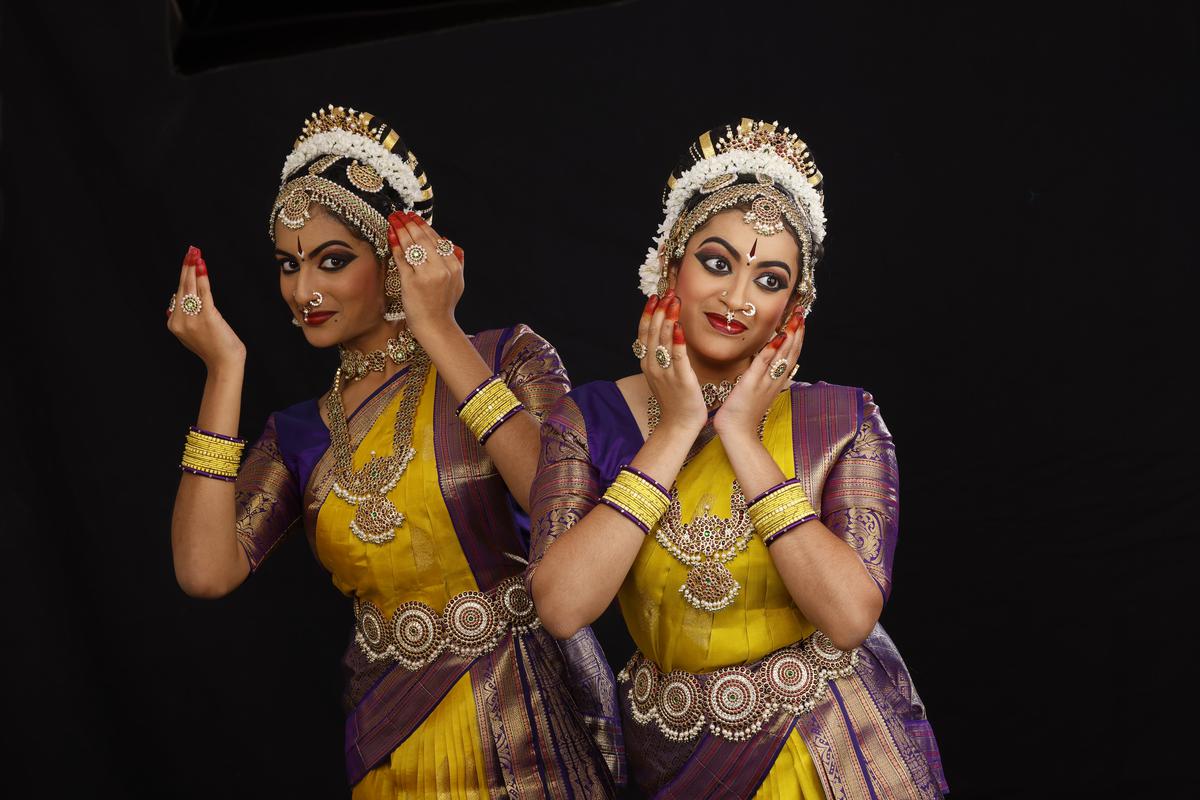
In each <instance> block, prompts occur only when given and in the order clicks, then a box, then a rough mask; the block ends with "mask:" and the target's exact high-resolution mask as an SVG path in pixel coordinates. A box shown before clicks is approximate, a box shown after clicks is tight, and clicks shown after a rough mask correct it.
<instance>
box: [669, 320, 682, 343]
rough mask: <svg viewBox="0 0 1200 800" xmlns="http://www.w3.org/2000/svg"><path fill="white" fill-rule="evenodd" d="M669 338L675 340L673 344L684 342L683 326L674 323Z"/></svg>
mask: <svg viewBox="0 0 1200 800" xmlns="http://www.w3.org/2000/svg"><path fill="white" fill-rule="evenodd" d="M671 338H672V340H673V341H674V342H675V344H685V342H684V340H683V326H682V325H680V324H679V323H678V322H676V323H675V330H674V332H673V333H672V334H671Z"/></svg>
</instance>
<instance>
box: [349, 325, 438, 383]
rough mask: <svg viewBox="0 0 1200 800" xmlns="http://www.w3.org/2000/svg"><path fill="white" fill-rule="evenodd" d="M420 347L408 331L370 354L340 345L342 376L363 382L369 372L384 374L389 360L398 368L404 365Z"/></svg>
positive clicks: (401, 332)
mask: <svg viewBox="0 0 1200 800" xmlns="http://www.w3.org/2000/svg"><path fill="white" fill-rule="evenodd" d="M419 347H420V345H418V344H417V340H416V339H414V338H413V337H412V334H411V333H409V332H408V331H400V334H399V335H398V336H396V337H394V338H392V339H388V340H387V344H385V345H384V346H383V349H382V350H372V351H371V352H369V353H364V352H362V351H361V350H351V349H350V348H348V347H342V346H341V345H338V354H339V355H340V356H341V358H342V365H341V372H342V375H344V376H345V378H346V379H347V380H351V381H357V380H361V379H362V378H365V377H366V376H367V373H369V372H383V368H384V367H386V366H387V359H389V358H390V359H391V360H392V363H394V364H396V365H397V366H399V365H401V364H403V363H404V362H405V361H408V360H409V359H410V358H412V357H413V356H414V355H415V354H416V352H417V349H418V348H419Z"/></svg>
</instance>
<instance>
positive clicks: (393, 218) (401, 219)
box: [388, 211, 408, 227]
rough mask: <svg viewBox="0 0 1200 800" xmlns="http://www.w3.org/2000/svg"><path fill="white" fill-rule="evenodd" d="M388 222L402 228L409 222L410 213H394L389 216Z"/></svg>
mask: <svg viewBox="0 0 1200 800" xmlns="http://www.w3.org/2000/svg"><path fill="white" fill-rule="evenodd" d="M388 222H390V223H392V224H393V225H395V226H397V227H400V226H402V225H403V224H404V223H406V222H408V212H407V211H393V212H392V213H391V214H389V215H388Z"/></svg>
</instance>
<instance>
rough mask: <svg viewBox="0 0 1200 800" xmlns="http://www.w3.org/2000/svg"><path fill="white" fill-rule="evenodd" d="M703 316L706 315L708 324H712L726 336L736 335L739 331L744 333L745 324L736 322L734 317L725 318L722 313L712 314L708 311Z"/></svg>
mask: <svg viewBox="0 0 1200 800" xmlns="http://www.w3.org/2000/svg"><path fill="white" fill-rule="evenodd" d="M704 316H706V317H708V324H709V325H712V326H713V327H714V328H716V329H717V330H718V331H720V332H721V333H723V334H725V335H726V336H737V335H739V334H741V333H745V331H746V326H745V325H743V324H742V323H740V322H738V321H737V320H736V319H735V320H726V318H725V315H724V314H713V313H712V312H708V313H706V314H705V315H704Z"/></svg>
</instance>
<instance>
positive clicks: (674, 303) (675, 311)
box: [667, 297, 682, 322]
mask: <svg viewBox="0 0 1200 800" xmlns="http://www.w3.org/2000/svg"><path fill="white" fill-rule="evenodd" d="M681 305H682V303H680V302H679V298H678V297H672V298H671V307H670V308H668V309H667V318H668V319H670V320H671V321H672V322H677V321H678V320H679V308H680V306H681Z"/></svg>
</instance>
